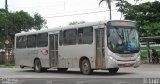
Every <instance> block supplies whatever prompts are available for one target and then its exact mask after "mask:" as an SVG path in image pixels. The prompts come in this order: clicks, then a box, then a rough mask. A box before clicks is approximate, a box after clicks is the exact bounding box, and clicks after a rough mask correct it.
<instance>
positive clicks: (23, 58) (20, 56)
mask: <svg viewBox="0 0 160 84" xmlns="http://www.w3.org/2000/svg"><path fill="white" fill-rule="evenodd" d="M26 51H27V49H26V48H25V49H15V57H14V58H15V63H16V65H23V66H29V64H28V52H26Z"/></svg>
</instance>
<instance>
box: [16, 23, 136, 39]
mask: <svg viewBox="0 0 160 84" xmlns="http://www.w3.org/2000/svg"><path fill="white" fill-rule="evenodd" d="M108 21H131V20H108ZM108 21H107V20H104V21H97V22H87V23H82V24H77V25H69V26H65V27H55V28H49V29H45V30H37V31H30V32H21V33H16V34H15V36H21V35H31V34H38V33H45V32H52V31H53V32H56V31H60V30H66V29H74V28H81V27H86V26H96V25H103V24H105V23H107V22H108ZM131 22H134V21H131Z"/></svg>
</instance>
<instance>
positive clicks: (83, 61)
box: [79, 56, 93, 75]
mask: <svg viewBox="0 0 160 84" xmlns="http://www.w3.org/2000/svg"><path fill="white" fill-rule="evenodd" d="M79 67H80V71H81V72H82V73H83V74H84V75H90V74H91V73H92V72H93V69H91V63H90V61H89V59H88V58H87V57H85V56H83V57H81V58H80V61H79Z"/></svg>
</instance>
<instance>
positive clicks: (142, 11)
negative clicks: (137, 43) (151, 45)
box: [116, 0, 160, 36]
mask: <svg viewBox="0 0 160 84" xmlns="http://www.w3.org/2000/svg"><path fill="white" fill-rule="evenodd" d="M116 6H117V7H119V9H118V11H119V12H121V13H122V14H123V15H124V17H125V19H128V20H135V21H137V23H138V25H139V31H140V34H142V33H143V34H144V36H156V35H160V30H159V29H160V10H159V8H160V2H159V1H154V2H146V3H142V4H139V5H132V4H130V3H128V2H127V1H126V0H124V1H122V2H118V3H117V4H116Z"/></svg>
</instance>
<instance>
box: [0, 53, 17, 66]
mask: <svg viewBox="0 0 160 84" xmlns="http://www.w3.org/2000/svg"><path fill="white" fill-rule="evenodd" d="M5 63H9V64H14V63H15V62H14V54H9V55H8V59H7V60H6V55H5V52H0V65H3V64H5Z"/></svg>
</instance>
